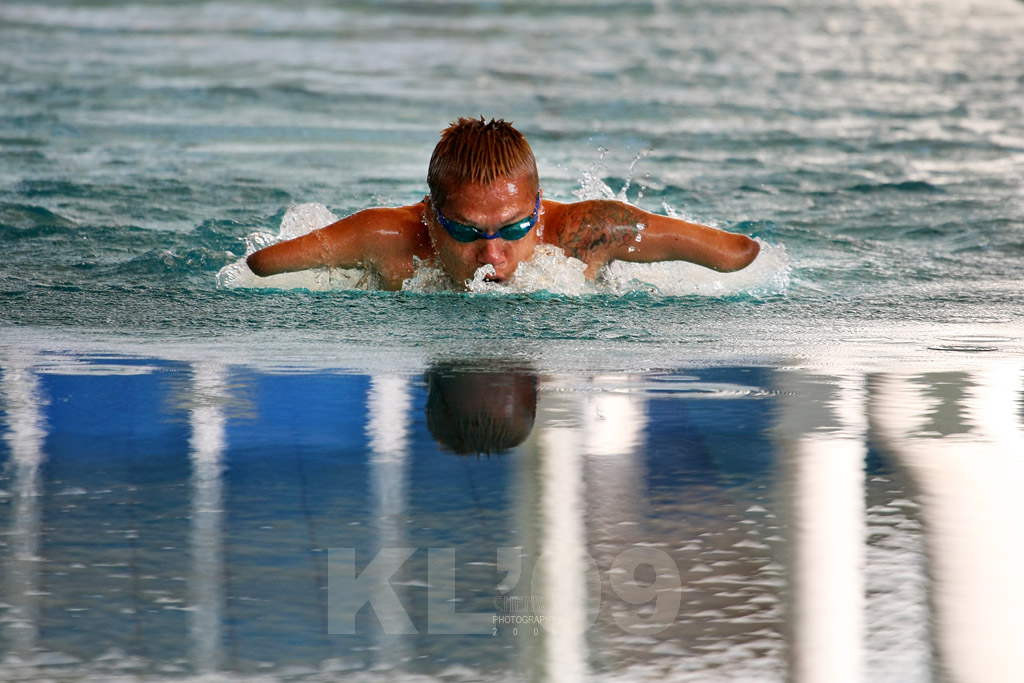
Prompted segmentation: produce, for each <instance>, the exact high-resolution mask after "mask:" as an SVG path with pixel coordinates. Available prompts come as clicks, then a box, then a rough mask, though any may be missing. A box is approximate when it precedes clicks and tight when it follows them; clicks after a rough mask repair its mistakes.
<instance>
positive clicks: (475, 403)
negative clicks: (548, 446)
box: [424, 363, 537, 455]
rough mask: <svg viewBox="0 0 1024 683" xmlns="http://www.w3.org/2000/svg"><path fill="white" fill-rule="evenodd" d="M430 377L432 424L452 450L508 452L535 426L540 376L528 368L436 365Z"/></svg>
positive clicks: (440, 440) (432, 430)
mask: <svg viewBox="0 0 1024 683" xmlns="http://www.w3.org/2000/svg"><path fill="white" fill-rule="evenodd" d="M424 379H425V380H426V383H427V386H428V394H427V406H426V416H427V428H428V429H429V430H430V433H431V434H432V435H433V436H434V438H435V439H436V440H437V442H438V444H439V445H441V446H442V447H443V448H444V449H445V450H447V451H449V452H451V453H455V454H457V455H482V454H486V455H491V454H497V453H503V452H506V451H510V450H512V449H514V448H515V447H516V446H518V445H519V444H521V443H522V442H523V441H525V440H526V437H527V436H529V435H530V432H531V431H532V430H533V421H534V417H535V416H536V412H537V377H536V375H534V374H533V373H532V372H529V371H528V370H522V369H511V368H510V369H508V370H495V368H493V367H487V366H486V365H482V364H480V363H472V364H462V363H456V364H443V365H437V366H434V367H432V368H430V369H429V370H428V371H427V372H426V374H425V376H424Z"/></svg>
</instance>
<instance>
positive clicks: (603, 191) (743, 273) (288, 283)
mask: <svg viewBox="0 0 1024 683" xmlns="http://www.w3.org/2000/svg"><path fill="white" fill-rule="evenodd" d="M583 182H584V185H585V187H584V189H583V190H581V191H580V192H578V193H576V194H577V196H586V197H589V198H594V195H596V196H598V197H607V198H616V199H619V200H620V201H623V197H621V196H619V195H624V194H625V189H626V188H625V187H624V188H623V190H622V192H619V193H615V192H613V191H612V190H611V188H609V187H608V186H607V185H606V184H605V183H604V182H603V181H602V180H600V179H599V178H598V177H597V176H596V175H589V176H588V174H586V173H584V181H583ZM627 186H628V183H627ZM665 211H666V213H667V214H668V215H670V216H675V217H679V213H678V212H677V211H676V210H674V209H673V208H672V207H670V206H667V205H666V206H665ZM337 220H338V218H337V216H335V215H334V214H333V213H331V211H330V210H328V209H327V207H325V206H324V205H323V204H316V203H310V204H300V205H298V206H293V207H291V208H290V209H289V210H288V211H287V213H286V214H285V216H284V218H283V219H282V220H281V228H280V231H279V232H278V234H277V235H273V234H271V233H268V232H254V233H252V234H250V235H249V236H248V237H246V256H248V255H249V254H251V253H253V252H254V251H256V250H257V249H262V248H263V247H266V246H269V245H271V244H275V243H277V242H280V241H283V240H287V239H292V238H293V237H299V236H301V235H305V234H307V233H309V232H311V231H313V230H316V229H318V228H321V227H323V226H325V225H330V224H331V223H334V222H335V221H337ZM690 220H692V219H690ZM758 242H759V243H760V245H761V252H760V254H759V255H758V257H757V259H755V260H754V262H753V263H752V264H751V265H749V266H747V267H746V268H744V269H743V270H740V271H736V272H734V273H719V272H716V271H713V270H709V269H707V268H702V267H700V266H697V265H694V264H691V263H686V262H683V261H664V262H660V263H628V262H625V261H612V262H611V263H609V264H608V265H606V266H605V267H603V268H602V269H601V270H600V271H599V272H598V275H597V278H596V280H594V281H590V280H587V278H586V275H585V270H586V266H585V265H584V263H583V262H582V261H580V260H579V259H577V258H572V257H569V256H566V255H565V252H564V251H563V250H562V249H560V248H558V247H556V246H553V245H549V244H542V245H539V246H538V247H537V248H536V250H535V251H534V253H533V255H532V256H531V258H530V259H529V260H527V261H523V262H522V263H520V264H519V266H518V268H516V272H515V274H514V276H513V277H512V278H511V279H509V280H508V281H507V282H491V281H489V280H487V279H486V277H487V276H488V275H493V268H491V267H490V266H483V267H481V268H480V269H478V270H477V272H476V273H475V274H474V276H473V278H472V279H471V280H468V281H467V282H466V289H467V290H468V291H470V292H472V293H475V294H523V293H530V292H544V291H546V292H550V293H552V294H562V295H566V296H583V295H586V294H611V295H615V296H621V295H623V294H627V293H630V292H648V293H650V294H654V295H660V296H732V295H736V294H743V293H746V294H751V295H754V296H767V295H772V294H781V293H784V292H785V291H786V290H787V289H788V287H789V280H790V264H789V257H788V255H787V254H786V249H785V247H783V246H782V245H778V244H768V243H766V242H764V241H762V240H760V239H759V240H758ZM488 268H490V270H488ZM217 284H218V286H220V287H225V288H228V289H235V288H245V289H307V290H312V291H329V290H345V289H373V288H374V286H373V285H374V283H373V281H372V279H371V278H369V277H368V274H367V273H366V272H365V271H363V270H362V269H339V268H319V269H314V270H306V271H300V272H296V273H282V274H280V275H272V276H270V277H257V276H256V275H254V274H253V273H252V271H250V270H249V268H248V266H246V264H245V258H242V259H239V260H238V261H236V262H235V263H232V264H230V265H227V266H225V267H224V268H222V269H221V271H220V272H219V273H217ZM402 291H407V292H421V293H429V292H450V291H462V288H461V287H456V286H455V285H454V283H452V282H451V280H450V279H449V278H448V277H447V275H445V273H444V272H443V271H442V270H440V269H439V268H438V267H437V265H436V264H435V263H434V262H433V261H421V260H420V259H416V260H415V270H414V274H413V276H412V277H411V278H409V279H408V280H406V281H405V282H404V283H403V285H402Z"/></svg>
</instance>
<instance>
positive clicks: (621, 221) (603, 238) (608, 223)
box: [562, 200, 645, 263]
mask: <svg viewBox="0 0 1024 683" xmlns="http://www.w3.org/2000/svg"><path fill="white" fill-rule="evenodd" d="M644 216H645V214H644V212H643V211H641V210H640V209H637V208H635V207H632V206H629V205H627V204H623V203H621V202H617V201H611V200H595V201H590V202H580V203H579V204H576V205H574V206H573V207H572V208H570V209H569V211H567V212H566V216H565V227H564V232H563V233H562V235H563V237H562V247H563V248H564V249H565V253H566V255H568V256H573V257H575V258H578V259H580V260H581V261H583V262H585V263H586V262H589V258H590V257H591V255H597V254H604V255H607V254H610V253H614V252H615V251H617V250H618V249H620V248H622V247H626V246H627V245H630V244H631V243H636V242H639V241H640V233H641V231H643V229H644V227H645V226H644Z"/></svg>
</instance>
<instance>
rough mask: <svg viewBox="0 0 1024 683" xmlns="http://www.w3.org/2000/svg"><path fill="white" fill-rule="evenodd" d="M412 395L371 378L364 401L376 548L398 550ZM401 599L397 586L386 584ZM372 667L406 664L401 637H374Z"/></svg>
mask: <svg viewBox="0 0 1024 683" xmlns="http://www.w3.org/2000/svg"><path fill="white" fill-rule="evenodd" d="M411 407H412V394H411V392H410V389H409V380H408V379H407V378H405V377H398V376H395V375H375V376H373V377H372V378H371V380H370V389H369V392H368V395H367V424H366V435H367V437H368V439H369V442H370V443H369V446H370V487H371V494H372V500H373V501H374V509H373V519H374V521H375V525H376V536H377V548H376V549H375V550H379V549H380V548H404V547H405V528H404V525H403V518H404V515H405V509H406V495H407V492H406V490H407V487H408V482H407V479H408V474H407V472H406V469H407V461H408V459H409V411H410V409H411ZM392 586H393V588H394V591H395V594H396V595H397V596H398V597H399V599H400V600H402V602H403V603H405V604H408V602H406V601H405V600H404V599H403V595H404V593H405V591H404V590H403V588H402V585H401V581H395V582H394V583H393V584H392ZM376 647H377V666H378V667H381V668H384V669H392V668H398V667H399V666H400V665H401V663H402V662H405V661H408V659H409V651H408V648H409V643H408V640H407V639H406V638H402V637H401V636H389V635H387V634H385V633H383V632H381V633H380V634H379V635H378V638H377V642H376Z"/></svg>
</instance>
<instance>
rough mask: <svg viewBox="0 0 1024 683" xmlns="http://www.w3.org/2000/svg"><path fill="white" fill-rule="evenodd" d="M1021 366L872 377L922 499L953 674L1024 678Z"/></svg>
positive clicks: (944, 659)
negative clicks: (970, 371)
mask: <svg viewBox="0 0 1024 683" xmlns="http://www.w3.org/2000/svg"><path fill="white" fill-rule="evenodd" d="M1022 400H1024V372H1022V370H1021V368H1020V367H1013V366H998V365H995V366H987V367H986V368H985V369H983V370H980V371H977V372H973V373H970V374H967V373H957V374H955V375H950V374H947V375H944V376H943V377H942V378H941V381H939V380H938V379H937V378H935V377H928V376H924V377H922V376H916V377H915V376H906V375H894V374H887V375H881V376H879V377H878V378H877V379H876V380H874V381H873V382H872V396H871V403H872V406H871V407H872V412H871V415H872V426H873V428H874V432H875V435H876V437H877V438H878V440H879V441H880V443H881V444H882V445H883V447H884V448H885V449H886V450H887V451H888V452H889V453H890V455H891V456H892V457H893V458H894V459H895V460H896V461H897V462H898V463H899V464H901V465H902V466H903V467H904V468H905V469H906V471H907V473H908V475H909V476H910V478H911V479H912V480H913V482H914V484H915V486H916V488H917V490H918V492H919V499H920V502H921V513H922V518H923V521H924V530H925V535H926V547H927V549H928V552H929V573H930V575H931V578H932V584H931V604H932V605H933V609H934V617H933V621H934V624H935V629H936V632H935V646H936V649H937V656H938V659H939V662H940V667H941V668H942V669H943V670H944V673H945V674H946V676H948V678H949V680H953V681H985V682H986V683H1004V682H1005V683H1010V682H1011V681H1013V682H1016V681H1022V680H1024V657H1022V653H1021V644H1022V643H1024V621H1022V619H1021V615H1022V614H1024V588H1022V584H1021V580H1020V567H1021V566H1024V530H1022V529H1024V527H1022V526H1021V523H1020V520H1021V519H1022V518H1024V505H1022V503H1021V491H1022V490H1024V428H1022V425H1021V421H1022V417H1021V406H1022Z"/></svg>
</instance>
